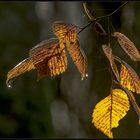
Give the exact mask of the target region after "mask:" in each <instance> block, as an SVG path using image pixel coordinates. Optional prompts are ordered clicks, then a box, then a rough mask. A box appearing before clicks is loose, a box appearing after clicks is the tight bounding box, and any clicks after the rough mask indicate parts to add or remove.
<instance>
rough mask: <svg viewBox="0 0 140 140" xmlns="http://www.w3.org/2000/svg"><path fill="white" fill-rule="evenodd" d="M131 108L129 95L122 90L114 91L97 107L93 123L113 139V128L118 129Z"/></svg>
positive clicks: (93, 115)
mask: <svg viewBox="0 0 140 140" xmlns="http://www.w3.org/2000/svg"><path fill="white" fill-rule="evenodd" d="M129 107H130V104H129V100H128V97H127V94H126V93H125V92H124V91H123V90H121V89H113V90H112V92H111V94H110V95H109V96H107V97H106V98H104V99H103V100H101V101H100V102H99V103H97V105H96V106H95V109H94V111H93V114H92V117H93V118H92V123H93V124H94V126H95V127H96V128H97V129H99V130H100V131H101V132H103V133H104V134H105V135H107V136H108V137H109V138H113V133H112V131H111V130H112V128H115V127H118V125H119V121H120V120H121V119H122V118H123V117H124V116H125V115H126V114H127V111H128V110H129Z"/></svg>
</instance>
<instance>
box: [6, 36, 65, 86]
mask: <svg viewBox="0 0 140 140" xmlns="http://www.w3.org/2000/svg"><path fill="white" fill-rule="evenodd" d="M29 56H30V57H29V58H27V59H25V60H23V61H22V62H20V63H19V64H18V65H16V66H15V67H14V68H13V69H12V70H10V71H9V72H8V74H7V81H6V83H7V86H9V87H10V81H11V80H12V79H13V78H15V77H17V76H19V75H21V74H23V73H24V72H26V71H30V70H31V69H36V70H37V73H38V75H37V80H40V79H41V78H43V77H44V76H56V75H59V74H61V73H63V72H64V71H65V70H66V68H67V57H66V54H65V50H64V44H63V43H61V44H59V40H58V39H55V38H52V39H50V40H45V41H42V42H41V43H39V44H37V45H36V46H35V47H34V48H32V49H31V50H30V53H29Z"/></svg>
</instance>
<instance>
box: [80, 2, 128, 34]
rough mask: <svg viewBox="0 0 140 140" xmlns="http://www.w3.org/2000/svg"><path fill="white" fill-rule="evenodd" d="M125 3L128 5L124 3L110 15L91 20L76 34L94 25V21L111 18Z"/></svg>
mask: <svg viewBox="0 0 140 140" xmlns="http://www.w3.org/2000/svg"><path fill="white" fill-rule="evenodd" d="M127 3H128V1H127V2H125V3H123V4H122V5H121V6H120V7H118V8H117V9H116V10H114V11H113V12H112V13H110V14H107V15H104V16H100V17H97V18H93V20H91V21H89V23H88V24H87V25H85V26H84V27H83V28H81V30H80V31H79V32H78V34H79V33H81V32H82V31H83V30H84V29H86V28H87V27H88V26H90V25H91V24H92V23H95V22H96V21H98V20H101V19H103V18H107V17H111V16H112V15H113V14H115V13H117V12H118V11H119V10H120V9H121V8H122V7H123V6H125V5H126V4H127Z"/></svg>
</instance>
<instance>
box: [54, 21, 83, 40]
mask: <svg viewBox="0 0 140 140" xmlns="http://www.w3.org/2000/svg"><path fill="white" fill-rule="evenodd" d="M52 28H53V32H54V34H55V35H56V36H57V37H58V38H59V40H60V42H63V43H66V42H69V43H70V42H75V41H76V40H77V33H78V31H79V29H80V28H79V27H78V26H76V25H74V24H70V23H65V22H62V21H56V22H54V23H53V26H52Z"/></svg>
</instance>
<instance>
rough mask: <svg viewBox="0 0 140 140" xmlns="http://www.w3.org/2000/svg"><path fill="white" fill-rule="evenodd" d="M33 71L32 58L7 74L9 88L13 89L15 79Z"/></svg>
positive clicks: (25, 60)
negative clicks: (12, 84)
mask: <svg viewBox="0 0 140 140" xmlns="http://www.w3.org/2000/svg"><path fill="white" fill-rule="evenodd" d="M32 69H35V67H34V65H33V63H32V60H31V58H27V59H24V60H23V61H21V62H20V63H19V64H17V65H16V66H15V67H14V68H13V69H11V70H10V71H9V72H8V74H7V80H6V84H7V86H8V87H11V82H12V80H13V78H15V77H17V76H19V75H21V74H23V73H25V72H27V71H30V70H32Z"/></svg>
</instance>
